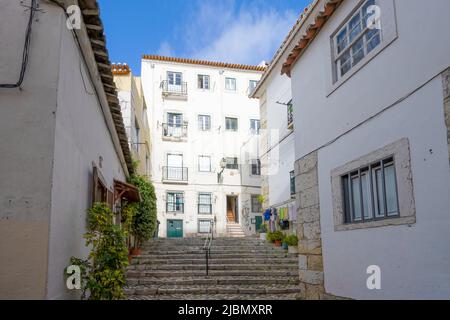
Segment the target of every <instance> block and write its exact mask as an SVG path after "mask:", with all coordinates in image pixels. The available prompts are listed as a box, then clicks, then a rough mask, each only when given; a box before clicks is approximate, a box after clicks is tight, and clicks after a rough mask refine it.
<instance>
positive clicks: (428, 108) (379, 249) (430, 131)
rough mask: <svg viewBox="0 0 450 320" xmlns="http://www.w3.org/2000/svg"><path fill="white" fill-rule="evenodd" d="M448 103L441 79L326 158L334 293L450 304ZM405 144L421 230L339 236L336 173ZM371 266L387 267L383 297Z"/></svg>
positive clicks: (326, 220)
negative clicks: (373, 286)
mask: <svg viewBox="0 0 450 320" xmlns="http://www.w3.org/2000/svg"><path fill="white" fill-rule="evenodd" d="M442 101H443V100H442V83H441V80H440V79H436V80H434V81H433V82H432V83H431V84H429V85H428V86H427V87H425V88H424V89H422V90H421V91H419V92H417V93H416V94H415V95H414V96H412V97H411V98H409V99H408V100H406V101H404V102H403V103H401V105H399V106H398V107H396V108H394V109H391V110H390V111H389V112H386V113H385V114H383V115H382V116H381V117H379V118H377V119H375V120H374V121H372V122H370V123H368V124H367V125H364V126H363V127H361V128H360V129H358V130H356V131H354V132H352V133H351V134H349V135H348V136H346V137H345V138H343V139H341V140H339V141H338V142H336V143H334V144H333V145H331V146H330V147H327V148H326V149H322V150H321V151H320V152H319V188H320V209H321V211H320V212H321V220H320V221H321V227H322V239H323V254H324V266H325V288H326V290H327V292H329V293H332V294H335V295H338V296H345V297H351V298H356V299H378V298H383V299H413V298H425V299H436V298H437V299H439V298H447V299H448V298H450V273H449V270H450V251H449V250H448V248H449V246H450V238H449V233H448V231H449V230H450V216H449V213H450V198H449V197H448V195H449V194H450V173H449V166H448V147H447V141H446V139H445V138H446V132H447V130H446V127H445V125H444V122H443V116H442V114H443V103H442ZM405 119H408V120H407V121H405ZM387 124H389V125H387ZM418 128H422V129H420V130H418ZM425 128H426V129H425ZM374 136H375V137H376V138H374ZM404 137H406V138H408V139H409V142H410V148H411V167H412V177H413V186H414V198H415V204H416V218H417V223H416V224H415V225H413V226H406V225H405V226H397V227H383V228H373V229H362V230H355V231H342V232H335V231H334V223H333V207H332V194H331V182H330V172H331V171H332V170H333V169H335V168H337V167H339V166H341V165H343V164H345V163H347V162H349V161H352V160H354V159H357V158H359V157H361V156H364V155H366V154H368V153H370V152H372V151H373V150H377V149H379V148H382V147H384V146H386V145H388V144H390V143H392V142H395V141H397V140H399V139H401V138H404ZM430 150H431V151H430ZM370 265H378V266H380V267H381V272H382V273H381V276H382V278H381V279H382V280H381V286H382V290H380V291H377V290H373V291H371V290H368V289H367V287H366V280H367V278H368V275H367V274H366V269H367V267H368V266H370Z"/></svg>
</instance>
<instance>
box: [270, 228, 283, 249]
mask: <svg viewBox="0 0 450 320" xmlns="http://www.w3.org/2000/svg"><path fill="white" fill-rule="evenodd" d="M283 237H284V235H283V232H281V231H275V232H274V233H273V234H272V239H273V242H274V243H275V246H276V247H281V243H282V241H283Z"/></svg>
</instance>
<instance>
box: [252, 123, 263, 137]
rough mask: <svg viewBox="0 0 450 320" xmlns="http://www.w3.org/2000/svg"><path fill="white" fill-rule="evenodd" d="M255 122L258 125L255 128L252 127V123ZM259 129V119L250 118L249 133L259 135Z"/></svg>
mask: <svg viewBox="0 0 450 320" xmlns="http://www.w3.org/2000/svg"><path fill="white" fill-rule="evenodd" d="M254 123H257V124H258V127H257V128H256V129H255V128H253V127H252V126H253V124H254ZM260 130H261V120H260V119H250V133H251V134H253V135H256V136H259V132H260Z"/></svg>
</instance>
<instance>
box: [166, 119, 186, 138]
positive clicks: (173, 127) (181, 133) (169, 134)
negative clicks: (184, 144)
mask: <svg viewBox="0 0 450 320" xmlns="http://www.w3.org/2000/svg"><path fill="white" fill-rule="evenodd" d="M162 131H163V140H165V141H173V142H179V141H186V140H187V132H188V126H187V124H169V123H163V124H162Z"/></svg>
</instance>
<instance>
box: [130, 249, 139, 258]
mask: <svg viewBox="0 0 450 320" xmlns="http://www.w3.org/2000/svg"><path fill="white" fill-rule="evenodd" d="M130 255H131V256H134V257H135V256H140V255H141V248H132V249H131V250H130Z"/></svg>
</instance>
